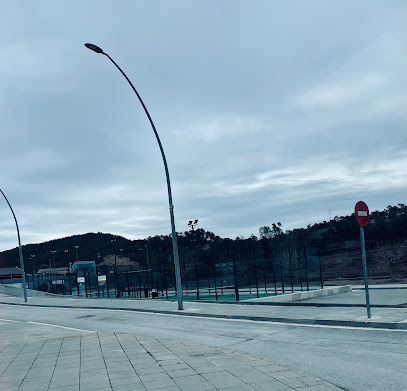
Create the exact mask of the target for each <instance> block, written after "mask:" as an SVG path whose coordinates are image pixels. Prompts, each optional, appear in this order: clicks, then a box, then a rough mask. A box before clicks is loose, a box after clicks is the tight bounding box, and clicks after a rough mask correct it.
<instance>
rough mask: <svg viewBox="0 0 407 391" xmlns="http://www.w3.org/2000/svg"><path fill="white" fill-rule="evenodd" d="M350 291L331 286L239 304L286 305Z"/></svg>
mask: <svg viewBox="0 0 407 391" xmlns="http://www.w3.org/2000/svg"><path fill="white" fill-rule="evenodd" d="M351 291H352V285H342V286H332V287H325V288H322V289H315V290H312V291H304V292H295V293H287V294H285V295H280V296H274V297H270V296H268V297H262V298H258V299H257V298H256V299H248V300H242V301H241V302H248V301H249V302H261V301H262V300H267V302H269V303H286V302H295V301H301V300H309V299H316V298H317V297H325V296H333V295H339V294H341V293H347V292H351Z"/></svg>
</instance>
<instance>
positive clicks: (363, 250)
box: [360, 226, 371, 319]
mask: <svg viewBox="0 0 407 391" xmlns="http://www.w3.org/2000/svg"><path fill="white" fill-rule="evenodd" d="M360 244H361V247H362V262H363V276H364V279H365V294H366V309H367V317H368V318H369V319H370V318H371V315H370V299H369V285H368V282H367V267H366V250H365V234H364V229H363V227H362V226H360Z"/></svg>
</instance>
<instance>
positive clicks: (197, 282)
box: [195, 262, 199, 300]
mask: <svg viewBox="0 0 407 391" xmlns="http://www.w3.org/2000/svg"><path fill="white" fill-rule="evenodd" d="M195 279H196V299H197V300H199V276H198V264H197V262H195Z"/></svg>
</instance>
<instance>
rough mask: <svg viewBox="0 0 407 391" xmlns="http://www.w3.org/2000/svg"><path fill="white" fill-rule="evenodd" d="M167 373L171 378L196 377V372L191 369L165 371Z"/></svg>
mask: <svg viewBox="0 0 407 391" xmlns="http://www.w3.org/2000/svg"><path fill="white" fill-rule="evenodd" d="M167 373H168V375H169V376H170V377H171V378H175V377H183V376H191V375H197V372H196V371H194V370H193V369H192V368H186V369H180V370H178V371H167Z"/></svg>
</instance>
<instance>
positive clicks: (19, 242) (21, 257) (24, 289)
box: [0, 189, 27, 303]
mask: <svg viewBox="0 0 407 391" xmlns="http://www.w3.org/2000/svg"><path fill="white" fill-rule="evenodd" d="M0 192H1V194H3V197H4V199H5V200H6V202H7V204H8V206H9V207H10V210H11V213H12V214H13V217H14V221H15V222H16V228H17V236H18V253H19V255H20V267H21V277H22V280H23V291H24V302H25V303H27V287H26V286H25V272H24V261H23V250H22V249H21V240H20V230H19V229H18V223H17V218H16V215H15V214H14V211H13V208H12V207H11V205H10V202H8V199H7V197H6V195H5V194H4V193H3V191H2V190H1V189H0Z"/></svg>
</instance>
